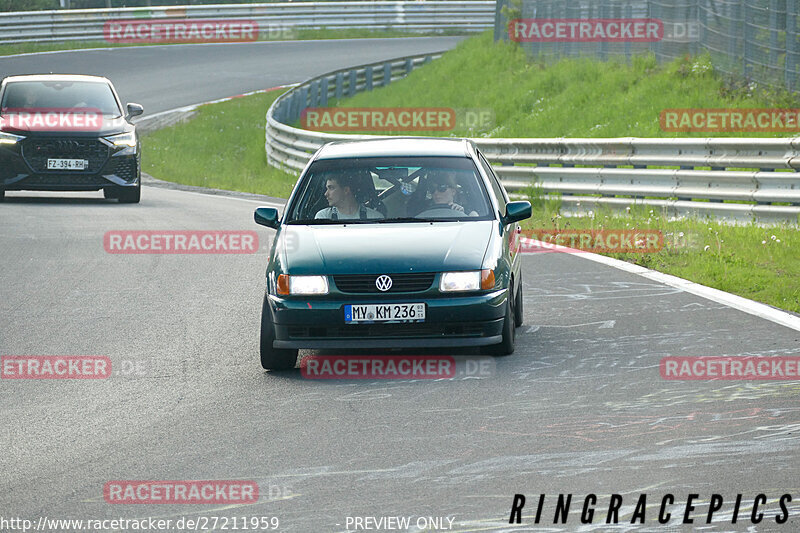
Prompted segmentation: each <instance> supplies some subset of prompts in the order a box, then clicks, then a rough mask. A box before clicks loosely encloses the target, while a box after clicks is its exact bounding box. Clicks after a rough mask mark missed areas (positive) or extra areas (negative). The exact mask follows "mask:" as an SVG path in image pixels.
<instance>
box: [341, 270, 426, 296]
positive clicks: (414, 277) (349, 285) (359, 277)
mask: <svg viewBox="0 0 800 533" xmlns="http://www.w3.org/2000/svg"><path fill="white" fill-rule="evenodd" d="M381 275H383V274H347V275H338V276H333V281H334V283H336V287H338V289H339V290H340V291H341V292H346V293H351V294H376V293H377V294H381V293H394V292H423V291H426V290H428V289H429V288H430V287H431V284H432V283H433V278H435V277H436V274H435V273H433V272H420V273H416V272H415V273H405V274H387V275H388V276H389V277H390V278H392V287H391V288H390V289H389V290H388V291H381V290H378V287H376V286H375V280H376V279H378V276H381Z"/></svg>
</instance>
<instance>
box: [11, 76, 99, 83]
mask: <svg viewBox="0 0 800 533" xmlns="http://www.w3.org/2000/svg"><path fill="white" fill-rule="evenodd" d="M12 81H94V82H98V83H111V82H110V81H109V79H108V78H104V77H102V76H87V75H84V74H26V75H23V76H7V77H6V78H3V83H6V82H12Z"/></svg>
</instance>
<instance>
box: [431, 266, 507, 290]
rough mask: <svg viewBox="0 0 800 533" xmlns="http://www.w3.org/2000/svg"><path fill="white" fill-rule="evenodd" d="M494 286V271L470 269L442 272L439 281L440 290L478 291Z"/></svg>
mask: <svg viewBox="0 0 800 533" xmlns="http://www.w3.org/2000/svg"><path fill="white" fill-rule="evenodd" d="M493 288H494V272H493V271H491V270H489V269H485V270H470V271H466V272H442V277H441V280H440V281H439V290H440V291H441V292H460V291H479V290H488V289H493Z"/></svg>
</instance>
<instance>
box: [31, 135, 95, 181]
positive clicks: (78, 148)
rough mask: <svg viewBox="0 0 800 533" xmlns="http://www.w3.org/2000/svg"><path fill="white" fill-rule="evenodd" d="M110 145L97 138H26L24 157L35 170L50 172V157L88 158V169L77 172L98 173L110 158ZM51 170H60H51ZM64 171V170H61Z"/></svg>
mask: <svg viewBox="0 0 800 533" xmlns="http://www.w3.org/2000/svg"><path fill="white" fill-rule="evenodd" d="M108 150H109V149H108V146H106V145H105V144H103V143H102V142H100V141H99V140H97V139H36V138H29V139H25V141H23V143H22V157H23V158H25V161H26V162H27V163H28V164H29V165H30V166H31V168H32V169H33V170H34V172H48V170H47V160H48V159H87V160H88V161H89V167H88V168H87V169H86V170H82V171H81V170H76V171H74V172H75V173H83V174H87V173H97V172H100V169H101V168H102V167H103V165H105V163H106V160H107V159H108ZM50 172H59V171H56V170H51V171H50ZM61 172H63V171H61Z"/></svg>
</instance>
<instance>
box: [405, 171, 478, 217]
mask: <svg viewBox="0 0 800 533" xmlns="http://www.w3.org/2000/svg"><path fill="white" fill-rule="evenodd" d="M429 179H430V184H431V200H430V201H429V202H428V206H427V207H426V208H425V209H424V210H423V211H422V213H420V214H419V215H417V216H420V215H424V216H436V215H445V214H447V211H446V210H451V211H455V212H456V213H457V215H461V214H465V210H464V207H463V206H461V205H459V204H457V203H455V199H456V192H457V190H458V185H457V184H456V172H455V171H454V170H440V171H437V172H436V173H435V174H433V175H432V176H431V177H430V178H429ZM466 214H467V215H468V216H471V217H476V216H478V213H477V212H476V211H470V212H469V213H466Z"/></svg>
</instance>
